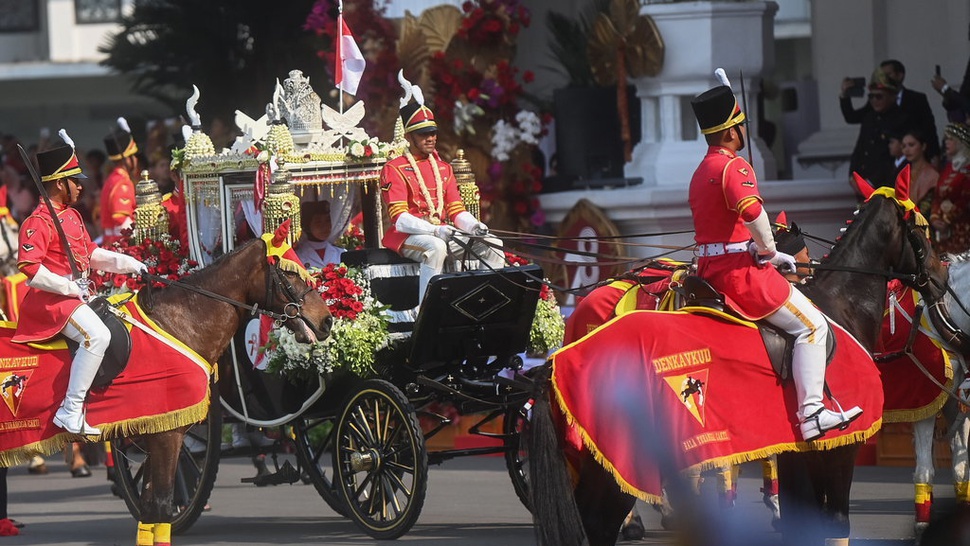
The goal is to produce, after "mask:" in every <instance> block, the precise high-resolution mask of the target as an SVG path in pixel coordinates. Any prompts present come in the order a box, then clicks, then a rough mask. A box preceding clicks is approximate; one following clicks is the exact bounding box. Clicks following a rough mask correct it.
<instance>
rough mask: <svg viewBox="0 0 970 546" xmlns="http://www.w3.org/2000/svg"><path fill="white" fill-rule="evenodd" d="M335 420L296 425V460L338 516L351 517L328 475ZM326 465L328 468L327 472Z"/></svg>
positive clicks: (301, 420)
mask: <svg viewBox="0 0 970 546" xmlns="http://www.w3.org/2000/svg"><path fill="white" fill-rule="evenodd" d="M336 428H337V427H336V425H335V419H334V418H333V417H329V418H320V419H306V418H303V419H298V420H297V421H295V422H294V423H293V432H294V433H295V434H296V456H297V459H298V460H299V461H300V465H301V466H302V467H303V468H305V469H306V472H307V475H308V476H309V477H310V483H312V484H313V487H315V488H316V489H317V493H319V494H320V496H321V497H323V500H324V501H325V502H326V503H327V506H329V507H330V508H331V509H333V511H334V512H336V513H338V514H340V515H341V516H344V517H347V516H348V514H347V507H346V506H345V505H344V502H343V500H342V499H341V497H340V494H339V493H338V492H337V485H336V484H335V483H334V481H333V479H332V478H331V477H330V476H328V475H327V471H328V470H329V469H330V468H331V467H330V466H329V465H331V464H333V455H332V454H333V438H334V435H335V432H336ZM324 465H327V467H326V468H324Z"/></svg>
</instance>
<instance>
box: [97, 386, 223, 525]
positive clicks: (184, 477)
mask: <svg viewBox="0 0 970 546" xmlns="http://www.w3.org/2000/svg"><path fill="white" fill-rule="evenodd" d="M210 392H212V393H213V399H211V400H210V404H209V415H208V418H207V419H206V420H205V421H202V422H201V423H197V424H195V425H192V426H191V427H189V429H188V430H187V431H186V433H185V439H184V440H183V441H182V447H181V449H180V451H179V458H178V464H177V465H176V468H175V484H174V501H175V507H174V511H175V514H174V516H173V518H172V533H175V534H180V533H183V532H185V531H187V530H189V528H191V527H192V525H193V524H194V523H195V522H196V520H198V519H199V516H200V515H201V514H202V511H203V510H204V509H205V505H206V503H207V502H209V495H210V494H211V493H212V488H213V487H214V486H215V481H216V474H217V473H218V472H219V451H220V447H221V442H222V406H221V405H220V403H219V398H218V396H219V395H218V390H217V389H216V388H215V387H211V389H210ZM111 451H112V454H113V456H114V462H115V484H116V485H117V486H118V491H119V493H120V495H121V498H122V499H124V501H125V504H127V505H128V511H129V512H131V515H132V516H133V517H134V518H135V519H136V520H138V521H141V519H142V518H141V502H140V499H141V496H142V493H143V492H144V488H145V476H146V474H147V472H148V462H149V456H148V452H147V450H146V448H145V443H144V440H143V439H142V438H137V437H136V438H121V439H116V440H112V441H111Z"/></svg>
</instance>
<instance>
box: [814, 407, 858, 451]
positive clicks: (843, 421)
mask: <svg viewBox="0 0 970 546" xmlns="http://www.w3.org/2000/svg"><path fill="white" fill-rule="evenodd" d="M836 406H837V407H838V411H832V410H829V409H827V408H825V407H822V408H819V409H818V410H817V411H815V413H813V414H811V415H809V416H808V417H806V418H805V419H803V420H802V422H801V423H800V424H799V431H800V432H801V433H802V439H803V440H804V441H806V442H812V441H815V440H818V439H819V438H821V437H822V436H825V433H826V432H828V431H830V430H835V429H838V430H845V429H847V428H849V425H851V424H852V422H853V421H855V420H856V419H857V418H858V417H859V416H860V415H862V408H859V407H854V408H851V409H849V412H848V413H847V412H845V411H844V410H843V409H842V406H841V405H839V404H838V402H836ZM855 410H858V411H855ZM825 412H829V413H831V414H833V415H836V416H838V418H839V421H838V422H837V423H832V424H831V425H830V426H828V427H825V428H823V427H822V422H821V417H822V416H823V414H824V413H825Z"/></svg>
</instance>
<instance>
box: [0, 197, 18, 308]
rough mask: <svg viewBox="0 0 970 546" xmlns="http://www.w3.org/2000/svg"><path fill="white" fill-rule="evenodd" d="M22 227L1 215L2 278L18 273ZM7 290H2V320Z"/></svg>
mask: <svg viewBox="0 0 970 546" xmlns="http://www.w3.org/2000/svg"><path fill="white" fill-rule="evenodd" d="M19 236H20V228H19V227H18V226H17V223H16V222H14V221H13V219H12V218H10V217H9V216H0V278H2V277H6V276H8V275H13V274H15V273H17V245H18V244H19V243H18V239H19ZM6 298H7V295H6V292H5V291H4V290H0V320H5V319H6V318H7V317H6V316H5V315H4V309H5V308H6Z"/></svg>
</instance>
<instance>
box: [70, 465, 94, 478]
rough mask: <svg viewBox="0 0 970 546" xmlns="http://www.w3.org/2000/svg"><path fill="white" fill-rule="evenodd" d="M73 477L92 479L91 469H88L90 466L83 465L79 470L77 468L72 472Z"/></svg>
mask: <svg viewBox="0 0 970 546" xmlns="http://www.w3.org/2000/svg"><path fill="white" fill-rule="evenodd" d="M71 477H74V478H90V477H91V469H90V468H88V465H86V464H83V465H81V466H79V467H77V468H75V469H74V470H72V471H71Z"/></svg>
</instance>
